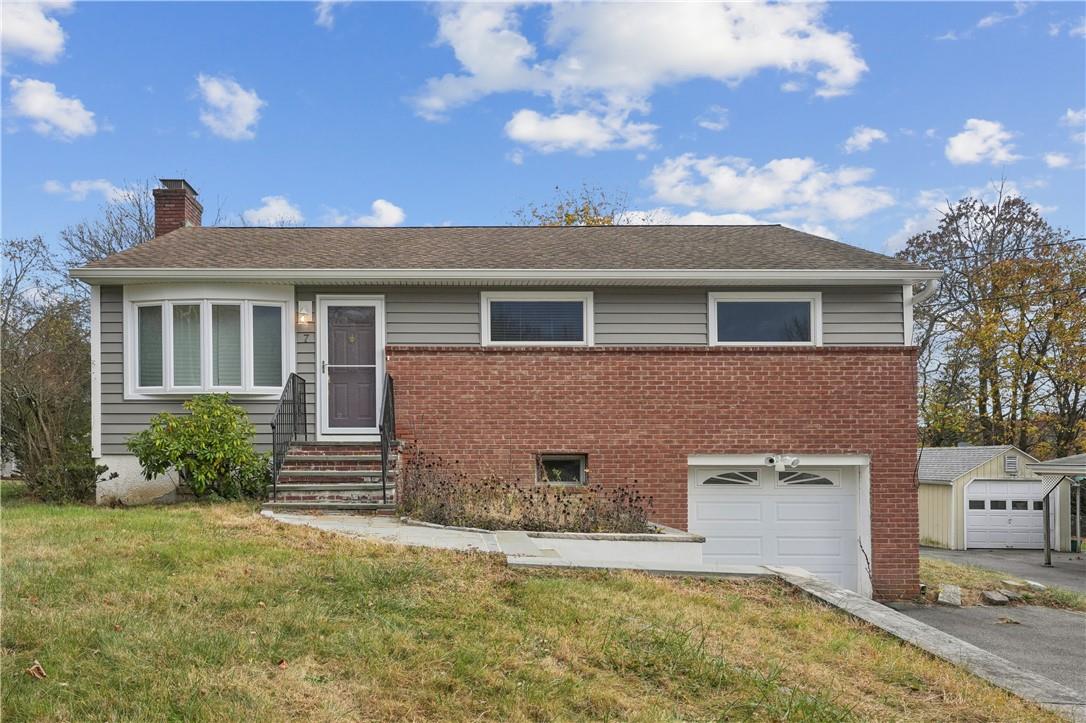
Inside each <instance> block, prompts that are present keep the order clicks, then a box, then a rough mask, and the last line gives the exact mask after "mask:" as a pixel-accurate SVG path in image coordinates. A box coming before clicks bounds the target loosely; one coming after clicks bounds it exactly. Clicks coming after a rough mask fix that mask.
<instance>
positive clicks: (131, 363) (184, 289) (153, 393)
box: [122, 284, 295, 400]
mask: <svg viewBox="0 0 1086 723" xmlns="http://www.w3.org/2000/svg"><path fill="white" fill-rule="evenodd" d="M187 304H195V305H198V306H199V307H200V385H199V386H196V387H193V386H186V387H182V386H177V385H175V384H174V383H173V306H175V305H187ZM216 304H219V305H222V304H225V305H232V306H240V307H241V386H223V385H215V384H213V374H212V369H211V360H212V348H211V341H212V328H211V327H212V321H211V307H212V306H213V305H216ZM293 304H294V288H293V287H282V288H279V287H267V286H247V285H241V284H239V285H230V286H226V285H201V284H162V285H155V286H151V285H147V286H144V285H140V286H125V288H124V304H123V307H122V309H123V319H122V322H123V328H124V344H123V366H124V398H125V399H126V400H129V399H161V398H164V397H181V398H184V397H190V396H192V395H194V394H205V393H206V394H216V393H223V392H229V393H230V394H232V395H235V396H237V397H239V398H244V399H278V398H279V396H280V395H281V394H282V391H283V389H282V383H281V384H280V385H278V386H274V387H268V386H259V387H258V386H255V385H254V383H253V353H252V352H253V307H254V306H276V307H279V308H280V309H281V314H282V334H283V337H282V341H283V343H282V350H281V351H282V355H283V360H282V370H283V382H285V380H286V378H287V376H288V375H289V374H290V373H291V372H293V371H294V363H295V359H294V324H293V316H292V314H291V310H292V309H293ZM142 306H159V307H161V308H162V386H160V387H143V386H140V384H139V369H138V367H139V325H138V312H137V309H138V308H139V307H142Z"/></svg>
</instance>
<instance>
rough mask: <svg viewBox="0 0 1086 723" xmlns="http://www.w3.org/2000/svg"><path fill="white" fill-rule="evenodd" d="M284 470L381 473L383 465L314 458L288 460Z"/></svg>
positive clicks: (284, 464)
mask: <svg viewBox="0 0 1086 723" xmlns="http://www.w3.org/2000/svg"><path fill="white" fill-rule="evenodd" d="M282 469H283V472H284V473H286V472H287V471H288V470H293V469H302V470H305V469H313V470H326V471H330V470H352V471H353V470H365V471H367V472H380V471H381V463H380V462H348V461H339V462H325V461H322V460H321V459H320V457H316V458H314V459H312V460H308V459H298V460H295V459H288V460H287V461H286V462H284V463H283V467H282ZM389 469H390V470H391V469H394V467H393V465H391V464H390V465H389Z"/></svg>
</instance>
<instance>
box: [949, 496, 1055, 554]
mask: <svg viewBox="0 0 1086 723" xmlns="http://www.w3.org/2000/svg"><path fill="white" fill-rule="evenodd" d="M1054 501H1055V495H1053V496H1052V498H1050V502H1054ZM1054 529H1055V528H1053V530H1054ZM1053 534H1055V532H1054V531H1053ZM1044 539H1045V538H1044V506H1043V501H1042V499H1041V482H1040V480H974V481H973V482H970V483H969V486H968V487H966V488H965V546H966V547H967V548H1008V547H1009V548H1019V549H1024V550H1040V549H1042V548H1043V547H1044Z"/></svg>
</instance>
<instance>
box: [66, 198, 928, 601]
mask: <svg viewBox="0 0 1086 723" xmlns="http://www.w3.org/2000/svg"><path fill="white" fill-rule="evenodd" d="M155 201H156V219H155V227H156V233H157V235H156V237H155V238H154V239H151V240H149V241H147V242H146V243H143V244H141V245H139V246H137V247H135V248H132V249H129V250H127V251H124V252H121V253H118V254H116V255H114V256H110V257H108V258H106V259H103V260H101V261H98V262H95V263H92V264H89V265H87V266H86V267H83V268H77V269H73V270H72V275H73V276H74V277H76V278H78V279H81V280H83V281H84V282H86V283H87V284H89V285H90V286H91V291H92V296H91V299H92V312H93V313H92V317H93V321H92V327H93V339H92V349H93V355H94V364H93V369H94V387H93V388H94V395H93V419H94V424H93V446H94V455H95V456H96V457H97V458H98V459H99V460H100V461H101V462H103V463H105V464H107V465H109V467H110V468H111V469H113V470H114V471H116V472H118V473H119V474H120V477H119V478H118V479H116V480H113V481H112V482H109V483H103V485H102V486H101V487H100V488H99V500H100V501H102V502H107V501H114V500H117V501H121V502H124V503H132V502H138V501H146V500H150V499H155V498H158V497H160V496H162V495H167V496H168V495H169V494H170V492H171V488H170V486H169V483H168V482H165V483H164V482H163V481H161V480H153V481H150V482H147V481H144V480H143V479H142V478H141V475H140V473H139V467H138V464H137V463H136V461H135V460H134V459H133V458H132V457H131V456H129V455H128V450H127V449H126V446H125V440H126V438H127V437H128V436H129V435H130V434H132V433H133V432H137V431H139V430H140V429H143V428H144V426H145V425H146V424H147V420H148V418H149V417H150V416H151V415H152V414H154V413H155V412H158V411H160V410H163V409H168V410H179V409H180V403H181V401H183V400H184V399H185V398H187V397H189V396H190V395H192V394H195V393H198V392H209V391H229V392H230V393H231V395H232V397H233V399H234V400H236V402H237V403H239V404H241V405H243V406H244V407H245V408H246V409H247V410H248V412H249V414H250V415H251V418H252V419H253V421H254V423H255V424H256V426H257V429H258V436H257V443H258V444H259V445H260V446H261V447H262V448H265V449H268V448H273V452H274V453H275V465H276V468H277V469H278V470H279V473H278V474H279V477H278V479H277V485H278V486H277V487H276V489H275V495H276V498H277V499H276V504H278V505H280V506H283V505H294V506H301V505H308V506H320V505H322V504H323V505H326V506H331V505H334V506H338V507H349V508H350V507H353V508H359V507H364V506H381V505H383V504H384V505H387V504H388V503H389V502H390V501H391V499H392V498H393V497H394V489H391V487H392V485H393V484H394V479H392V476H391V475H390V474H388V473H387V472H385V471H382V470H387V469H390V468H394V467H395V456H396V449H397V448H396V446H395V444H394V442H397V441H406V442H409V443H412V444H413V445H414V446H415V448H417V449H419V450H425V451H427V452H429V453H432V454H434V455H438V456H440V457H442V458H444V459H445V460H447V461H448V462H449V463H450V464H452V463H455V464H456V465H458V466H459V467H460V468H461V469H462V470H464V471H465V472H467V473H469V474H480V475H481V474H499V475H502V476H504V477H505V478H507V479H509V480H519V481H521V482H523V483H528V482H533V481H538V480H540V479H542V478H547V479H560V480H563V481H564V482H566V483H573V484H576V483H580V482H584V481H586V480H587V479H588V477H589V476H591V480H592V481H593V482H599V483H602V484H605V485H617V484H623V483H630V484H636V485H637V486H638V488H639V489H640V491H641V492H642V493H643V494H646V495H650V496H651V497H652V498H653V511H652V516H653V518H654V519H655V520H657V521H658V522H661V523H664V524H667V525H673V526H676V527H680V528H684V529H688V530H691V531H695V532H699V533H702V534H704V535H705V536H706V537H707V540H708V541H707V543H706V546H705V558H706V559H707V560H709V561H717V562H721V563H735V564H757V563H771V564H772V563H775V564H781V565H797V566H801V567H805V568H808V569H810V570H812V571H814V572H816V573H818V574H821V575H823V576H825V577H827V578H829V579H832V580H836V581H837V582H839V583H841V584H844V585H846V586H849V587H851V588H853V589H857V590H861V591H864V592H867V593H873V594H875V595H876V596H878V597H881V598H894V597H902V596H911V595H914V594H915V593H916V592H917V590H918V561H917V555H918V547H917V534H916V530H917V504H916V503H917V497H916V491H915V483H914V479H913V467H914V464H915V459H916V442H917V440H916V389H915V385H916V352H915V349H914V347H913V346H912V345H911V336H912V305H913V303H915V302H916V300H917V296H914V293H913V290H914V285H920V289H921V290H920V291H918V296H919V295H921V294H923V295H926V294H928V293H930V292H932V291H933V290H934V288H935V283H936V282H937V279H938V277H939V275H940V274H939V272H937V271H931V270H927V269H922V268H918V267H916V266H914V265H912V264H909V263H906V262H904V261H901V260H898V259H894V258H889V257H886V256H883V255H881V254H877V253H873V252H870V251H866V250H863V249H859V248H855V247H852V246H848V245H846V244H843V243H838V242H836V241H831V240H829V239H825V238H821V237H818V236H813V235H811V234H807V233H803V232H800V231H797V230H794V229H790V228H786V227H783V226H779V225H763V226H619V227H572V228H571V227H563V228H559V227H512V228H510V227H480V228H206V227H202V226H201V225H200V218H201V208H200V204H199V201H198V200H197V194H196V191H195V190H194V189H193V188H192V186H190V185H189V184H188V183H186V182H185V181H183V180H176V179H170V180H164V181H163V186H162V188H160V189H157V190H156V191H155ZM288 412H289V415H291V416H292V418H290V419H288V416H287V414H288ZM393 420H394V421H393ZM273 422H274V423H275V424H276V431H275V433H274V436H273V432H272V428H271V424H272V423H273ZM377 460H381V462H382V466H381V469H378V468H377ZM366 464H369V465H370V466H369V467H367V466H365V465H366ZM346 482H351V483H352V484H351V485H344V486H342V487H339V488H335V485H337V484H342V483H346ZM374 485H377V486H376V487H375V486H374ZM329 488H335V489H329ZM365 495H369V496H368V497H366V496H365Z"/></svg>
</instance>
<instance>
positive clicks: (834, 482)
mask: <svg viewBox="0 0 1086 723" xmlns="http://www.w3.org/2000/svg"><path fill="white" fill-rule="evenodd" d="M797 472H799V473H806V474H811V475H815V476H818V477H821V478H823V479H825V480H828V481H829V484H822V483H821V482H820V483H818V484H804V483H802V482H787V481H785V480H783V479H781V477H782V476H784V475H790V474H793V473H797ZM841 476H842V472H841V470H840V469H827V468H824V467H823V468H817V467H811V468H808V467H802V468H797V469H790V470H788V471H786V472H776V471H775V472H773V477H774V480H775V485H776V487H778V488H780V489H801V490H803V489H826V488H827V487H840V486H841Z"/></svg>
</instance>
